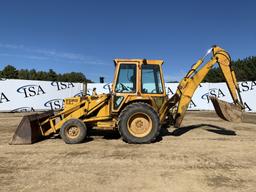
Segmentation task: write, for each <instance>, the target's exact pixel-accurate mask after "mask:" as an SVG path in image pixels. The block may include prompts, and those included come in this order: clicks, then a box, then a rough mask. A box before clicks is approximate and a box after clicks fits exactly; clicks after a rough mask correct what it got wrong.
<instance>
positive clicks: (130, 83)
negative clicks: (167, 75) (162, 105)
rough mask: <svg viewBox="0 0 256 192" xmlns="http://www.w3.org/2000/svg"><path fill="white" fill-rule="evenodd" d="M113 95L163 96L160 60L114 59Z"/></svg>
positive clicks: (161, 62)
mask: <svg viewBox="0 0 256 192" xmlns="http://www.w3.org/2000/svg"><path fill="white" fill-rule="evenodd" d="M114 62H115V65H116V71H115V80H114V84H113V92H114V93H123V94H124V93H129V94H136V95H138V94H139V95H140V94H161V95H162V94H164V93H165V89H164V83H163V75H162V64H163V61H162V60H145V59H115V60H114Z"/></svg>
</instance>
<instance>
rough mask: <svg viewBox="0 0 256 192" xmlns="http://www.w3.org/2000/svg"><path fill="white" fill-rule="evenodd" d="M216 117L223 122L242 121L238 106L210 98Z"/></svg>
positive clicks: (240, 110)
mask: <svg viewBox="0 0 256 192" xmlns="http://www.w3.org/2000/svg"><path fill="white" fill-rule="evenodd" d="M210 99H211V101H212V103H213V106H214V108H215V111H216V113H217V115H218V116H219V117H220V118H221V119H223V120H225V121H231V122H241V121H242V109H241V107H240V106H238V105H235V104H233V103H228V102H226V101H222V100H219V99H217V98H216V97H210Z"/></svg>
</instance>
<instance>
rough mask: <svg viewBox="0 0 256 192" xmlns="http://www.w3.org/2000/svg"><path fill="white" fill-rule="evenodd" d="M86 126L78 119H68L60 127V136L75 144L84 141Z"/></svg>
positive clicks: (68, 142) (66, 141)
mask: <svg viewBox="0 0 256 192" xmlns="http://www.w3.org/2000/svg"><path fill="white" fill-rule="evenodd" d="M86 134H87V128H86V126H85V124H84V122H82V121H81V120H79V119H69V120H67V121H66V122H65V123H64V124H63V125H62V127H61V128H60V136H61V138H62V139H63V140H64V141H65V143H67V144H77V143H81V142H83V141H84V139H85V137H86Z"/></svg>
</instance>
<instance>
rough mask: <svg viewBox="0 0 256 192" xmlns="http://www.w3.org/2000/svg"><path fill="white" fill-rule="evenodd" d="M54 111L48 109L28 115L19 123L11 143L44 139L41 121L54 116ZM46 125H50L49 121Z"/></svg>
mask: <svg viewBox="0 0 256 192" xmlns="http://www.w3.org/2000/svg"><path fill="white" fill-rule="evenodd" d="M53 115H54V113H53V111H47V112H44V113H41V114H32V115H26V116H24V117H23V118H22V120H21V122H20V124H19V125H18V127H17V129H16V131H15V133H14V135H13V137H12V139H11V141H10V142H9V144H10V145H24V144H32V143H35V142H38V141H40V140H42V139H43V135H42V131H41V128H42V127H41V123H42V122H43V121H45V120H47V119H48V118H49V117H51V116H53ZM44 126H50V125H49V124H48V123H47V124H44ZM40 127H41V128H40Z"/></svg>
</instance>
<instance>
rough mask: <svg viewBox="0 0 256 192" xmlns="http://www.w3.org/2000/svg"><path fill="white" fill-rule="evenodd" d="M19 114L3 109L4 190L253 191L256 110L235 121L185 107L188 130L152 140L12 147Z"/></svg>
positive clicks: (97, 138)
mask: <svg viewBox="0 0 256 192" xmlns="http://www.w3.org/2000/svg"><path fill="white" fill-rule="evenodd" d="M21 117H22V114H8V113H2V114H0V191H4V192H6V191H39V192H41V191H79V192H80V191H86V192H91V191H104V192H108V191H111V192H115V191H116V192H117V191H118V192H133V191H136V192H141V191H142V192H143V191H154V192H155V191H161V192H164V191H168V192H169V191H175V192H176V191H178V192H181V191H189V192H193V191H195V192H200V191H202V192H207V191H214V192H223V191H225V192H226V191H232V192H234V191H248V192H252V191H256V114H247V115H246V118H245V121H246V123H239V124H238V123H229V122H225V121H222V120H220V119H219V118H218V117H216V115H215V114H214V113H212V112H188V113H187V115H186V117H185V121H184V126H185V127H183V128H180V129H174V128H172V127H170V128H169V129H168V131H166V132H164V133H163V134H162V138H161V139H159V140H158V141H157V142H155V143H153V144H147V145H131V144H126V143H124V142H123V141H122V140H121V139H120V138H119V135H118V134H117V133H115V132H100V133H98V132H96V133H94V136H90V138H89V139H88V140H87V141H86V142H85V143H82V144H79V145H67V144H64V142H63V141H62V140H61V139H60V138H52V139H48V140H44V141H42V142H39V143H36V144H33V145H23V146H22V145H19V146H17V145H16V146H13V145H8V141H9V140H10V138H11V137H12V134H13V132H14V130H15V128H16V127H17V125H18V123H19V121H20V120H21Z"/></svg>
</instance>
